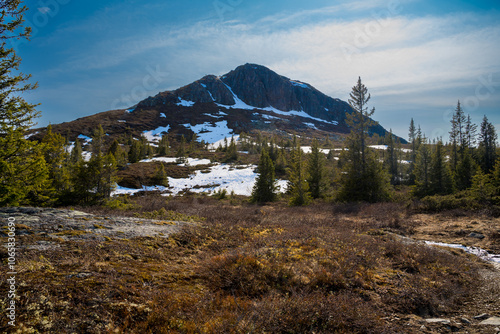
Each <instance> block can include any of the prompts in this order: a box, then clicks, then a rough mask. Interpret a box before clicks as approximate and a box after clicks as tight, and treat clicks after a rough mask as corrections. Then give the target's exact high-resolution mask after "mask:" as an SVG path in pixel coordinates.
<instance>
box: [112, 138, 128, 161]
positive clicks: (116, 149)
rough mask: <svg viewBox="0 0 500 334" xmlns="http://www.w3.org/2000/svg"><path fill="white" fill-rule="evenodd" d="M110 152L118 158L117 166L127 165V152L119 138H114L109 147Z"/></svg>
mask: <svg viewBox="0 0 500 334" xmlns="http://www.w3.org/2000/svg"><path fill="white" fill-rule="evenodd" d="M108 153H110V154H112V155H113V157H114V158H115V160H116V166H117V167H118V168H123V167H125V166H126V165H127V154H126V153H125V151H124V150H123V148H122V147H121V145H120V143H119V142H118V140H116V139H115V140H114V141H113V143H112V144H111V146H110V147H109V150H108Z"/></svg>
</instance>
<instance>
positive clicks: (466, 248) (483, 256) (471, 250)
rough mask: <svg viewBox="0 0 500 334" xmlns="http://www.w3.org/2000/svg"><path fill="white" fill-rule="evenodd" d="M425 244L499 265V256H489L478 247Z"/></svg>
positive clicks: (435, 243) (431, 242)
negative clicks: (457, 251)
mask: <svg viewBox="0 0 500 334" xmlns="http://www.w3.org/2000/svg"><path fill="white" fill-rule="evenodd" d="M425 244H427V245H430V246H439V247H448V248H455V249H462V250H463V251H465V252H466V253H469V254H474V255H476V256H478V257H479V258H481V259H483V260H485V261H491V262H496V263H500V254H490V253H488V252H487V251H485V250H484V249H481V248H478V247H471V246H464V245H459V244H446V243H442V242H433V241H425Z"/></svg>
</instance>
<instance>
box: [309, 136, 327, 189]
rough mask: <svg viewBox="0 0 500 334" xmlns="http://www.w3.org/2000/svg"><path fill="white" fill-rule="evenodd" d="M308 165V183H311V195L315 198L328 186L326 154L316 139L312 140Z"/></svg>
mask: <svg viewBox="0 0 500 334" xmlns="http://www.w3.org/2000/svg"><path fill="white" fill-rule="evenodd" d="M327 138H328V137H327ZM307 167H308V168H307V174H308V177H307V183H308V185H309V191H310V193H311V197H312V198H314V199H316V198H320V197H322V196H323V194H324V191H325V187H326V184H325V183H326V182H325V179H326V177H325V173H326V172H325V156H324V154H323V153H322V152H321V151H320V149H319V144H318V141H317V140H316V139H314V140H313V142H312V146H311V154H310V155H309V161H308V165H307Z"/></svg>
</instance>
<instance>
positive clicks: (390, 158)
mask: <svg viewBox="0 0 500 334" xmlns="http://www.w3.org/2000/svg"><path fill="white" fill-rule="evenodd" d="M384 144H385V145H386V146H387V151H386V155H385V159H384V164H385V166H386V168H387V171H388V172H389V175H390V177H391V184H393V185H395V184H398V183H399V168H398V167H399V164H398V151H397V149H396V145H395V142H394V135H393V134H392V129H391V130H390V131H389V133H387V134H386V135H385V141H384Z"/></svg>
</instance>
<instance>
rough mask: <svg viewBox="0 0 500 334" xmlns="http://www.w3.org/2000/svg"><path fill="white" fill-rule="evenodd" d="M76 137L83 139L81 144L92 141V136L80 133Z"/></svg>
mask: <svg viewBox="0 0 500 334" xmlns="http://www.w3.org/2000/svg"><path fill="white" fill-rule="evenodd" d="M78 138H80V139H83V143H82V145H87V144H90V143H91V142H92V138H90V137H87V136H84V135H82V134H80V135H78Z"/></svg>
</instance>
